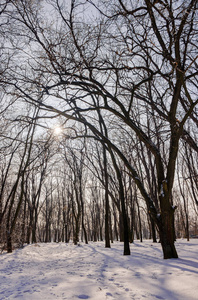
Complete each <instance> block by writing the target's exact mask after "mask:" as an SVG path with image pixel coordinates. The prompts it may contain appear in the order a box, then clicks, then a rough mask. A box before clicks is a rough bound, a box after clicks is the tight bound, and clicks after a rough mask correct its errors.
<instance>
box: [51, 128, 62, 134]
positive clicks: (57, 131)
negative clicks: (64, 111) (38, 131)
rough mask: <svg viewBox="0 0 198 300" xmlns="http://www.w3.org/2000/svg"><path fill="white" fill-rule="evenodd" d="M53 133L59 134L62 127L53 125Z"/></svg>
mask: <svg viewBox="0 0 198 300" xmlns="http://www.w3.org/2000/svg"><path fill="white" fill-rule="evenodd" d="M53 131H54V135H60V134H61V133H62V131H63V130H62V128H61V127H60V126H56V127H54V130H53Z"/></svg>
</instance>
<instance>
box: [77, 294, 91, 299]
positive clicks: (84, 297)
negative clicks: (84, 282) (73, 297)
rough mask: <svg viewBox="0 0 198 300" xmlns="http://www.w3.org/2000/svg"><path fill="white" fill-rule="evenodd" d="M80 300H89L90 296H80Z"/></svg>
mask: <svg viewBox="0 0 198 300" xmlns="http://www.w3.org/2000/svg"><path fill="white" fill-rule="evenodd" d="M78 298H79V299H89V296H87V295H79V296H78Z"/></svg>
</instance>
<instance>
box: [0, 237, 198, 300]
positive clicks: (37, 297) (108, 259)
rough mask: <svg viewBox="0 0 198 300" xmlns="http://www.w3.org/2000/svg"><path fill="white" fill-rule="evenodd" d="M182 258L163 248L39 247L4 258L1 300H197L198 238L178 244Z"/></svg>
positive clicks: (116, 245)
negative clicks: (125, 251)
mask: <svg viewBox="0 0 198 300" xmlns="http://www.w3.org/2000/svg"><path fill="white" fill-rule="evenodd" d="M176 246H177V250H178V253H179V256H180V258H179V259H171V260H163V258H162V251H161V246H160V244H153V243H152V242H151V241H144V242H143V243H140V242H139V241H135V243H134V244H132V245H131V256H123V255H122V253H123V244H122V243H119V242H115V243H113V244H112V248H111V249H107V248H104V243H103V242H98V243H89V245H85V244H83V243H82V244H80V246H74V245H73V244H64V243H60V244H56V243H49V244H38V245H29V246H25V247H24V248H23V249H18V250H16V251H15V252H13V253H11V254H6V253H4V254H2V255H0V299H1V300H3V299H20V300H22V299H27V300H31V299H34V300H41V299H42V300H44V299H47V300H52V299H53V300H54V299H93V300H104V299H108V300H113V299H117V300H128V299H135V300H136V299H144V300H146V299H150V300H155V299H156V300H157V299H168V300H195V299H198V240H191V241H190V242H187V241H185V240H178V241H177V243H176Z"/></svg>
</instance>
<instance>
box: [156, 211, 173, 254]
mask: <svg viewBox="0 0 198 300" xmlns="http://www.w3.org/2000/svg"><path fill="white" fill-rule="evenodd" d="M161 221H162V227H161V228H160V230H159V234H160V242H161V245H162V250H163V254H164V259H168V258H178V255H177V251H176V248H175V244H174V242H175V232H174V227H173V224H174V210H173V209H172V210H171V211H170V210H169V211H165V212H163V214H162V215H161Z"/></svg>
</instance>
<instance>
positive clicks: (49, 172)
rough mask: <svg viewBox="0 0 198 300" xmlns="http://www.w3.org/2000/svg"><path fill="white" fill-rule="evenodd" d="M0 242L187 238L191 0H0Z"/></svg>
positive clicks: (197, 210)
mask: <svg viewBox="0 0 198 300" xmlns="http://www.w3.org/2000/svg"><path fill="white" fill-rule="evenodd" d="M0 95H1V98H0V116H1V118H0V125H1V126H0V251H2V252H3V251H7V252H12V251H13V249H16V248H19V247H22V246H23V245H24V244H34V243H35V244H36V243H38V242H42V243H47V242H57V243H58V242H65V243H68V242H69V241H72V242H73V243H74V244H75V245H77V244H79V243H80V242H84V243H86V244H88V243H89V242H90V241H94V242H97V241H104V246H105V247H106V248H110V247H111V245H112V243H113V242H114V241H121V242H123V243H124V249H123V254H124V255H130V243H133V241H134V240H135V239H137V240H140V241H141V242H142V241H143V240H145V239H152V240H153V242H160V243H161V247H162V251H163V257H164V258H165V259H169V258H177V257H178V253H177V249H176V246H175V241H176V239H178V238H185V239H187V240H188V241H189V239H191V238H198V221H197V219H198V218H197V217H198V143H197V141H198V98H197V95H198V2H197V1H196V0H186V1H183V0H179V1H178V0H157V1H156V0H139V1H133V0H112V1H105V0H100V1H97V0H71V1H63V0H2V1H1V4H0Z"/></svg>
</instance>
